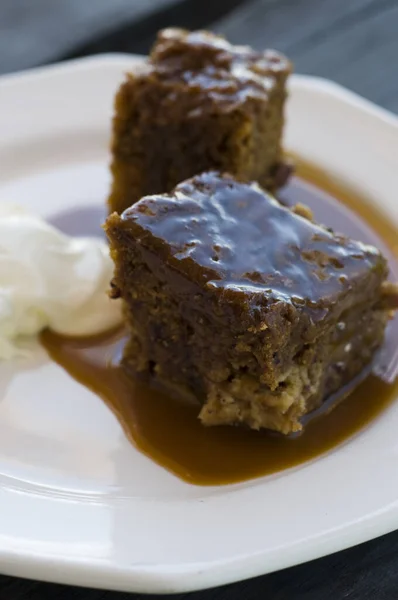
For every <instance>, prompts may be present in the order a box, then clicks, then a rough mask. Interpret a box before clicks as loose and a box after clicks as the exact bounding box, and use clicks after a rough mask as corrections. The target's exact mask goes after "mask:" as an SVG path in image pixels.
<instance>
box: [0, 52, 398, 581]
mask: <svg viewBox="0 0 398 600" xmlns="http://www.w3.org/2000/svg"><path fill="white" fill-rule="evenodd" d="M136 60H137V59H136V58H132V57H128V56H121V55H120V56H117V55H116V56H105V57H100V58H93V59H89V60H83V61H78V62H72V63H69V64H64V65H61V66H56V67H51V68H46V69H40V70H36V71H33V72H30V73H27V74H23V75H15V76H11V77H6V78H3V80H2V81H1V85H0V132H1V139H0V194H1V195H0V197H1V200H2V201H11V202H19V203H21V204H23V205H26V206H29V207H30V208H32V209H33V210H35V211H38V212H39V213H41V214H43V215H45V216H46V217H51V216H54V215H56V214H57V213H59V212H60V211H63V210H65V209H66V208H70V207H72V206H76V207H78V206H80V205H83V206H86V205H91V206H92V205H97V206H98V207H101V206H103V202H104V199H105V196H106V193H107V190H108V185H109V175H108V171H107V163H108V160H109V156H108V150H107V144H108V137H109V126H110V118H111V112H112V108H111V107H112V99H113V95H114V92H115V90H116V88H117V86H118V84H119V83H120V81H121V80H122V77H123V72H124V71H126V70H128V69H130V68H132V67H133V66H134V63H135V61H136ZM288 117H289V118H288V127H287V146H288V148H289V149H290V150H293V151H296V152H299V153H300V154H301V156H303V157H304V158H306V159H308V160H310V161H313V162H315V163H316V164H318V165H319V166H321V167H322V166H324V167H326V168H327V169H328V170H329V171H330V170H332V172H334V173H335V174H336V176H339V177H341V178H342V179H344V180H345V181H347V182H348V183H351V184H352V185H354V186H355V187H356V188H357V189H358V190H359V191H363V192H365V193H366V195H367V196H368V197H369V196H370V197H371V198H373V199H374V201H375V202H377V204H378V205H379V206H380V208H382V209H383V210H385V211H386V212H387V213H388V214H389V215H390V217H391V219H395V220H397V222H398V202H397V199H396V195H397V187H398V185H397V184H398V121H397V119H395V117H393V116H392V115H390V114H388V113H386V112H385V111H383V110H381V109H379V108H377V107H375V106H373V105H372V104H370V103H368V102H366V101H364V100H361V99H360V98H359V97H357V96H355V95H353V94H351V93H349V92H347V91H345V90H344V89H342V88H340V87H338V86H336V85H334V84H331V83H328V82H327V81H322V80H320V79H312V78H308V77H299V76H296V77H294V78H293V79H292V83H291V97H290V100H289V106H288ZM0 400H1V401H0V483H1V496H0V571H2V572H3V573H9V574H12V575H20V576H24V577H32V578H36V579H37V578H40V579H44V580H49V581H59V582H65V583H74V584H82V585H87V586H92V587H104V588H114V589H121V590H134V591H145V592H177V591H185V590H195V589H199V588H204V587H208V586H214V585H218V584H222V583H226V582H231V581H236V580H239V579H242V578H245V577H251V576H254V575H259V574H261V573H266V572H269V571H273V570H275V569H281V568H283V567H288V566H290V565H293V564H296V563H299V562H303V561H306V560H309V559H312V558H316V557H319V556H322V555H324V554H327V553H330V552H334V551H336V550H341V549H342V548H346V547H347V546H351V545H353V544H357V543H359V542H362V541H364V540H368V539H370V538H372V537H375V536H377V535H380V534H382V533H385V532H388V531H391V530H392V529H394V528H396V527H397V526H398V500H397V499H398V477H397V464H398V462H397V461H398V441H397V430H398V403H397V404H395V405H392V406H391V407H390V408H389V409H388V410H387V411H386V412H385V413H383V414H382V415H381V416H380V417H379V418H378V419H377V420H376V421H374V422H373V423H372V424H371V426H369V427H368V428H367V429H366V430H365V431H363V432H362V433H361V434H360V435H358V436H356V437H355V438H354V439H352V440H350V441H348V442H347V443H346V444H344V445H342V446H340V447H339V448H336V449H335V450H334V451H332V452H330V453H329V454H327V455H326V456H324V457H323V458H322V459H320V460H317V461H314V462H312V463H310V464H305V465H303V466H301V467H299V468H296V469H294V470H291V471H289V472H284V473H281V474H279V475H277V476H273V477H269V478H263V479H258V480H255V481H251V482H246V483H242V484H239V485H233V486H227V487H210V488H205V487H196V486H192V485H189V484H186V483H184V482H182V481H180V480H179V479H178V478H176V477H174V476H173V475H171V474H170V473H168V472H167V471H165V470H164V469H162V468H161V467H159V466H158V465H156V464H155V463H153V462H151V461H150V460H149V459H148V458H146V457H145V456H143V455H142V454H140V453H139V452H137V451H136V450H135V449H134V448H133V447H132V446H131V445H130V444H129V443H128V442H127V440H126V439H125V436H124V435H123V433H122V431H121V428H120V427H119V424H118V423H117V421H116V419H115V418H114V417H113V415H112V414H111V413H110V412H109V410H108V409H107V408H106V407H105V406H104V405H103V404H102V402H101V401H100V400H99V399H98V398H97V397H96V396H95V395H93V394H92V393H91V392H89V391H88V390H87V389H85V388H84V387H81V386H80V385H78V384H77V383H76V382H75V381H74V380H72V379H71V378H70V377H69V376H68V375H67V374H66V373H65V372H64V371H63V370H62V369H60V368H59V367H58V366H56V365H55V364H53V363H51V362H50V361H49V359H48V358H47V357H46V355H45V353H44V352H43V351H40V350H39V349H38V350H37V352H36V354H35V358H34V359H32V360H31V361H30V362H29V363H22V362H21V363H19V364H18V365H16V364H2V365H1V369H0Z"/></svg>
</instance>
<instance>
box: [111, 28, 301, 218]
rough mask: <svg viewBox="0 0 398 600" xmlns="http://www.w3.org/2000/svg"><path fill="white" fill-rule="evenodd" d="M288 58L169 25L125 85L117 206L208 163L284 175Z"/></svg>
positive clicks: (273, 177) (116, 142) (116, 155)
mask: <svg viewBox="0 0 398 600" xmlns="http://www.w3.org/2000/svg"><path fill="white" fill-rule="evenodd" d="M290 70H291V65H290V63H289V61H288V60H287V59H286V58H285V57H284V56H282V55H281V54H278V53H277V52H275V51H274V50H266V51H265V52H256V51H254V50H252V49H251V48H249V47H246V46H233V45H231V44H229V43H228V42H227V41H226V40H225V39H224V38H222V37H220V36H217V35H214V34H212V33H209V32H205V31H197V32H188V31H185V30H182V29H166V30H164V31H161V32H160V33H159V35H158V39H157V42H156V43H155V45H154V47H153V49H152V52H151V54H150V56H149V59H148V61H147V62H146V63H145V64H143V66H142V68H141V69H140V70H137V71H136V72H135V73H130V74H129V75H128V76H127V79H126V81H125V82H124V83H123V84H122V86H121V87H120V89H119V91H118V93H117V96H116V101H115V116H114V119H113V141H112V165H111V171H112V176H113V183H112V190H111V195H110V198H109V210H110V212H112V211H116V212H118V213H121V212H122V211H123V210H125V209H127V208H128V207H129V206H131V205H132V204H133V203H134V202H136V201H137V200H139V199H140V198H141V197H142V196H144V195H147V194H154V193H163V192H168V191H170V190H171V189H172V188H173V187H174V186H175V185H177V184H178V183H179V182H180V181H183V180H184V179H187V178H188V177H192V176H193V175H196V174H197V173H201V172H202V171H205V170H208V169H218V170H220V171H227V172H230V173H232V174H233V175H234V176H236V177H237V178H239V179H244V180H256V181H258V182H259V183H260V185H262V186H263V187H265V188H266V189H274V188H276V187H278V186H280V185H282V184H283V183H284V181H285V180H286V178H287V176H288V173H289V169H288V168H287V166H286V165H283V157H282V149H281V136H282V129H283V107H284V102H285V97H286V89H285V83H286V78H287V76H288V75H289V73H290Z"/></svg>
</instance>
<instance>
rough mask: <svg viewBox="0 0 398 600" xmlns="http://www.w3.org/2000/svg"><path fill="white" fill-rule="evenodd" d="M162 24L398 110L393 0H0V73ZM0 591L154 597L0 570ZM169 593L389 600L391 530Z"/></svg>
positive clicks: (137, 43) (145, 42)
mask: <svg viewBox="0 0 398 600" xmlns="http://www.w3.org/2000/svg"><path fill="white" fill-rule="evenodd" d="M171 25H177V26H183V27H187V28H198V27H202V28H204V27H206V28H209V29H212V30H215V31H218V32H221V33H223V34H225V35H226V36H227V37H228V38H229V39H230V41H232V42H235V43H248V44H251V45H252V46H255V47H257V48H265V47H274V48H276V49H277V50H281V51H282V52H285V53H286V54H287V55H288V56H289V57H290V58H291V59H292V60H293V62H294V63H295V68H296V71H297V72H300V73H306V74H312V75H319V76H322V77H327V78H330V79H333V80H335V81H337V82H339V83H341V84H343V85H345V86H346V87H348V88H350V89H352V90H354V91H356V92H358V93H360V94H362V95H363V96H365V97H367V98H369V99H370V100H373V101H374V102H377V103H378V104H380V105H382V106H384V107H386V108H388V109H390V110H392V111H395V112H398V0H0V73H10V72H14V71H18V70H21V69H26V68H30V67H34V66H37V65H43V64H49V63H52V62H55V61H59V60H65V59H69V58H76V57H80V56H86V55H88V54H97V53H102V52H136V53H146V52H148V49H149V48H150V46H151V44H152V42H153V40H154V37H155V34H156V31H157V30H158V29H159V28H161V27H166V26H171ZM0 93H1V91H0ZM0 168H1V165H0ZM397 194H398V192H397ZM298 518H300V516H299V515H298ZM209 543H211V539H209ZM3 598H4V599H7V600H26V599H28V598H29V599H32V600H47V599H53V598H54V599H59V600H127V599H129V600H139V599H141V598H148V600H151V599H152V600H155V598H160V597H158V596H156V597H155V596H150V597H148V596H144V595H141V594H123V593H115V592H103V591H99V590H85V589H79V588H70V587H66V586H61V585H53V584H44V583H37V582H33V581H25V580H21V579H16V578H11V577H5V576H0V599H3ZM171 598H172V599H173V600H182V599H188V600H254V599H259V600H260V599H261V600H343V599H344V600H346V599H348V600H397V599H398V532H396V533H392V534H389V535H387V536H384V537H382V538H379V539H378V540H374V541H372V542H369V543H366V544H362V545H361V546H358V547H356V548H353V549H350V550H346V551H344V552H340V553H338V554H334V555H332V556H329V557H326V558H323V559H320V560H317V561H313V562H311V563H307V564H305V565H301V566H298V567H294V568H292V569H288V570H285V571H281V572H279V573H274V574H271V575H267V576H265V577H259V578H257V579H252V580H249V581H245V582H241V583H238V584H234V585H230V586H224V587H222V588H217V589H214V590H209V591H206V592H197V593H194V594H179V595H178V596H172V597H171Z"/></svg>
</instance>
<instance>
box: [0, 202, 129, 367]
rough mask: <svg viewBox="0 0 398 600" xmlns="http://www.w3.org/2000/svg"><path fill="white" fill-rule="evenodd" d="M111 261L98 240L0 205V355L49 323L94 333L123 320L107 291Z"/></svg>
mask: <svg viewBox="0 0 398 600" xmlns="http://www.w3.org/2000/svg"><path fill="white" fill-rule="evenodd" d="M112 274H113V263H112V260H111V258H110V256H109V251H108V246H107V244H106V243H105V242H104V241H103V240H101V239H100V238H74V237H69V236H67V235H65V234H64V233H62V232H61V231H59V230H58V229H56V228H55V227H53V226H52V225H50V224H48V223H46V221H44V220H43V219H41V218H40V217H38V216H35V215H32V214H30V213H28V212H26V211H25V210H24V209H21V208H19V207H15V206H7V205H5V206H4V205H3V206H1V205H0V359H8V358H12V357H14V356H16V355H19V354H23V351H22V349H21V348H22V347H21V343H20V342H21V339H22V338H23V336H32V335H35V334H37V333H39V332H40V331H41V330H42V329H44V328H45V327H50V328H51V329H52V330H54V331H56V332H58V333H61V334H64V335H71V336H85V335H94V334H96V333H100V332H101V331H105V330H107V329H110V328H112V327H113V326H116V325H117V324H118V323H120V322H121V318H122V316H121V307H120V301H119V300H116V301H115V300H110V298H109V297H108V295H107V290H108V289H109V282H110V280H111V279H112Z"/></svg>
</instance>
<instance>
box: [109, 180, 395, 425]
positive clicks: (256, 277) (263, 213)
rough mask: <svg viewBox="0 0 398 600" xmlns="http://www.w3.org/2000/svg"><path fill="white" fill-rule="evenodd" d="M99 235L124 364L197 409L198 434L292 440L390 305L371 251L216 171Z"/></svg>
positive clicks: (391, 291) (350, 373)
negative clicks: (104, 244) (205, 429)
mask: <svg viewBox="0 0 398 600" xmlns="http://www.w3.org/2000/svg"><path fill="white" fill-rule="evenodd" d="M106 232H107V235H108V238H109V241H110V246H111V256H112V258H113V260H114V262H115V276H114V280H113V295H114V296H115V297H116V296H121V297H122V298H123V301H124V307H125V318H126V321H127V325H128V329H129V334H130V340H129V342H128V344H127V346H126V348H125V351H124V358H123V362H124V364H125V366H126V367H127V368H128V369H130V370H132V371H133V372H134V373H136V374H138V375H141V376H143V377H145V378H148V379H150V378H151V379H152V378H153V379H154V380H155V381H156V383H157V384H158V385H160V386H162V387H165V388H166V389H168V390H171V391H172V392H173V393H180V394H183V395H188V396H192V397H195V398H196V399H198V400H199V401H200V402H201V405H202V406H201V410H200V413H199V417H200V419H201V420H202V422H203V424H205V425H220V424H239V423H242V424H245V425H248V426H249V427H251V428H253V429H260V428H268V429H272V430H276V431H280V432H282V433H284V434H288V433H291V432H295V431H299V430H300V429H301V428H302V425H301V422H300V419H301V417H303V415H305V414H306V413H308V412H309V411H311V410H313V409H314V408H316V407H317V406H319V405H320V404H321V402H322V401H323V400H324V399H325V398H326V397H327V396H329V395H330V394H332V393H333V392H336V391H338V390H340V388H342V386H344V384H346V383H347V382H349V381H350V380H352V378H353V377H354V376H355V375H357V374H358V373H359V372H360V371H361V370H362V369H363V368H364V366H365V365H367V364H368V363H369V362H370V360H371V359H372V357H373V354H374V352H375V350H376V349H377V348H378V347H379V346H380V344H381V343H382V340H383V334H384V329H385V326H386V323H387V321H388V319H389V317H390V316H391V311H392V309H393V308H394V307H395V306H396V305H397V301H398V291H397V288H396V287H395V286H392V285H391V284H390V283H388V282H387V281H386V278H387V275H388V269H387V264H386V260H385V259H384V257H383V256H382V255H381V254H380V252H379V251H378V250H377V249H376V248H374V247H372V246H368V245H364V244H362V243H360V242H356V241H352V240H350V239H348V238H346V237H344V236H341V235H337V234H335V233H333V232H332V231H329V230H327V229H325V228H324V227H322V226H320V225H318V224H316V223H314V222H313V221H312V215H311V213H310V211H309V210H308V209H306V208H305V207H303V206H301V205H300V206H297V207H295V208H294V209H288V208H286V207H284V206H282V205H280V204H279V203H278V202H277V201H276V200H275V199H274V198H273V197H272V196H270V195H268V194H267V193H266V192H265V191H263V190H262V189H261V188H260V187H259V186H258V185H257V184H255V183H251V184H249V183H242V182H238V181H237V180H236V179H234V178H233V177H232V176H229V175H221V174H219V173H217V172H207V173H203V174H201V175H199V176H196V177H194V178H193V179H190V180H187V181H185V182H183V183H180V184H179V185H178V186H177V187H176V188H175V189H174V190H173V191H172V192H171V193H169V194H162V195H152V196H148V197H145V198H143V199H141V200H140V201H139V202H138V203H136V204H135V205H134V206H132V207H131V208H129V209H127V210H126V211H125V212H124V213H123V214H122V215H118V214H117V213H114V214H112V215H110V216H109V217H108V219H107V222H106ZM198 411H199V409H198Z"/></svg>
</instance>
